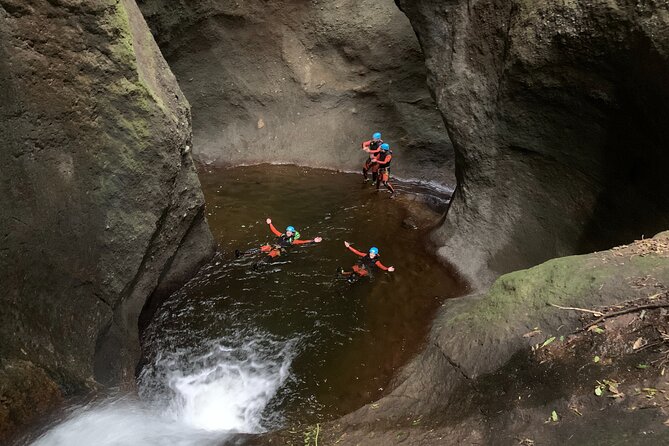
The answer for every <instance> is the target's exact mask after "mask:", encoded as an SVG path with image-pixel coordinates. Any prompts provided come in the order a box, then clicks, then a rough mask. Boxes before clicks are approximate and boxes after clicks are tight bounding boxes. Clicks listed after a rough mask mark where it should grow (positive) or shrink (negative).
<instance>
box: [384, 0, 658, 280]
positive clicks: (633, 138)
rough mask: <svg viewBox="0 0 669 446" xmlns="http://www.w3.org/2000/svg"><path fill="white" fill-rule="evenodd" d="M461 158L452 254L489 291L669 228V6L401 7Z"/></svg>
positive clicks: (430, 1)
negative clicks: (525, 273)
mask: <svg viewBox="0 0 669 446" xmlns="http://www.w3.org/2000/svg"><path fill="white" fill-rule="evenodd" d="M397 3H398V4H399V5H400V7H401V9H402V10H403V11H404V12H405V13H406V14H407V16H408V17H409V19H410V20H411V23H412V25H413V27H414V29H415V31H416V33H417V35H418V38H419V41H420V43H421V46H422V49H423V53H424V54H425V63H426V66H427V70H428V84H429V86H430V88H431V90H432V91H433V93H434V96H435V98H436V101H437V104H438V106H439V108H440V109H441V111H442V114H443V116H444V119H445V122H446V126H447V129H448V132H449V135H450V136H451V139H452V141H453V144H454V148H455V152H456V176H457V180H458V188H457V191H456V193H455V197H454V199H453V204H452V206H451V209H450V212H449V215H448V218H447V219H446V221H445V223H444V225H443V226H442V228H441V229H440V230H438V231H437V232H436V233H435V235H434V238H435V242H436V243H437V244H439V245H440V246H441V249H440V250H439V254H440V255H442V256H444V257H445V258H448V259H449V260H451V261H452V262H453V263H454V264H456V266H457V267H458V269H459V270H460V272H461V273H462V274H463V275H464V276H466V277H467V278H469V279H470V281H471V282H472V283H473V284H475V285H477V286H480V287H481V288H484V287H485V286H486V285H489V284H490V283H491V282H492V281H493V280H494V279H495V278H496V277H497V276H499V275H500V274H503V273H507V272H509V271H513V270H517V269H522V268H527V267H529V266H532V265H536V264H538V263H541V262H543V261H545V260H547V259H549V258H553V257H559V256H565V255H570V254H579V253H585V252H590V251H593V250H598V249H599V250H601V249H607V248H609V247H611V246H614V245H615V244H620V243H626V242H628V241H629V240H633V239H635V238H640V237H641V236H643V235H646V236H648V235H651V234H654V233H657V232H659V231H661V230H664V229H665V228H667V227H669V185H668V184H669V183H667V182H666V181H664V176H665V174H664V166H666V165H667V162H668V161H669V152H668V151H667V150H666V147H667V144H668V143H669V126H668V125H667V116H669V84H668V83H667V82H666V79H667V78H668V76H669V4H668V3H667V2H665V1H655V0H648V1H643V2H633V1H628V0H613V1H606V2H604V1H595V2H593V1H589V0H576V1H547V0H538V1H532V2H527V1H519V0H512V1H502V0H467V1H465V0H451V1H446V2H444V1H441V0H398V1H397Z"/></svg>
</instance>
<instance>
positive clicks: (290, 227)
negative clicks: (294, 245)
mask: <svg viewBox="0 0 669 446" xmlns="http://www.w3.org/2000/svg"><path fill="white" fill-rule="evenodd" d="M286 232H292V233H293V234H295V228H294V227H292V226H288V227H287V228H286Z"/></svg>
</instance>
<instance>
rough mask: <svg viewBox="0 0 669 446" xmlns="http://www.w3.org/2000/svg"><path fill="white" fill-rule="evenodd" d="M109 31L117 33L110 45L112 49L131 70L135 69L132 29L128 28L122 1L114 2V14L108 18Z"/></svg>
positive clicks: (126, 15) (127, 17)
mask: <svg viewBox="0 0 669 446" xmlns="http://www.w3.org/2000/svg"><path fill="white" fill-rule="evenodd" d="M108 26H109V27H110V28H111V29H110V31H112V32H113V33H118V35H119V39H117V40H116V41H115V42H114V44H113V45H112V51H113V52H114V54H115V55H117V56H118V57H119V59H120V61H121V62H123V63H125V64H127V65H128V66H129V67H131V68H132V69H133V70H136V69H137V64H136V60H137V59H136V56H135V48H134V46H133V39H132V31H131V28H130V17H129V16H128V11H127V10H126V9H125V6H124V4H123V2H122V1H119V2H118V3H116V5H115V7H114V14H111V15H110V16H109V19H108Z"/></svg>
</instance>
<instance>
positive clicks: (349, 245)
mask: <svg viewBox="0 0 669 446" xmlns="http://www.w3.org/2000/svg"><path fill="white" fill-rule="evenodd" d="M344 246H346V247H347V248H348V249H349V251H351V252H352V253H353V254H357V255H358V256H360V257H365V255H366V254H365V253H364V252H360V251H358V250H357V249H355V248H354V247H353V246H351V244H350V243H349V242H344Z"/></svg>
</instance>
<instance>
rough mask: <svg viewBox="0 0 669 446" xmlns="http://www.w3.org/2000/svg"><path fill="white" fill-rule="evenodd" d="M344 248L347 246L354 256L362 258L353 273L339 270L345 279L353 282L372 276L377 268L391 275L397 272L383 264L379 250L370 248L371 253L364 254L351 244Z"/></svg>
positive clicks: (340, 268) (346, 244)
mask: <svg viewBox="0 0 669 446" xmlns="http://www.w3.org/2000/svg"><path fill="white" fill-rule="evenodd" d="M344 246H346V247H347V248H348V250H349V251H351V252H352V253H353V254H355V255H357V256H358V257H360V259H359V260H358V263H356V264H355V265H353V271H344V268H342V267H339V269H338V270H337V272H338V273H339V274H341V275H343V276H344V277H348V278H349V281H351V282H352V281H354V280H356V279H358V278H360V277H366V276H369V275H371V274H372V271H373V270H374V269H375V268H379V269H382V270H383V271H388V272H390V273H392V272H393V271H395V267H394V266H385V265H384V264H383V263H381V261H380V260H379V257H380V256H379V249H378V248H369V252H368V253H367V254H365V253H364V252H360V251H358V250H357V249H355V248H354V247H352V246H351V244H350V243H349V242H344Z"/></svg>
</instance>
